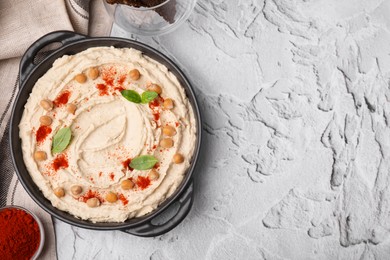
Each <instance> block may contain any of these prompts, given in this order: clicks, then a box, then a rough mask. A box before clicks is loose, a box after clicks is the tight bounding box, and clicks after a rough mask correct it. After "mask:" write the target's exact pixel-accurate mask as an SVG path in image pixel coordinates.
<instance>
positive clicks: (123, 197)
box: [118, 193, 129, 206]
mask: <svg viewBox="0 0 390 260" xmlns="http://www.w3.org/2000/svg"><path fill="white" fill-rule="evenodd" d="M118 199H119V200H120V201H122V203H123V205H124V206H126V205H127V204H128V203H129V201H128V200H127V199H126V197H125V196H124V195H123V194H122V193H119V194H118Z"/></svg>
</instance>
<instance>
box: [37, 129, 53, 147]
mask: <svg viewBox="0 0 390 260" xmlns="http://www.w3.org/2000/svg"><path fill="white" fill-rule="evenodd" d="M50 133H51V127H50V126H45V125H41V126H40V127H39V128H38V131H37V133H36V135H35V136H36V140H37V143H42V142H43V141H45V139H46V137H47V136H48V135H49V134H50Z"/></svg>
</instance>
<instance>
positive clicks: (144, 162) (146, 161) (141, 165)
mask: <svg viewBox="0 0 390 260" xmlns="http://www.w3.org/2000/svg"><path fill="white" fill-rule="evenodd" d="M157 162H158V160H157V159H156V157H154V156H153V155H141V156H138V157H135V158H133V159H132V160H131V163H130V164H129V166H130V167H131V168H133V169H136V170H149V169H151V168H153V166H154V165H155V164H156V163H157Z"/></svg>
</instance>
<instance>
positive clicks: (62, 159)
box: [52, 154, 69, 171]
mask: <svg viewBox="0 0 390 260" xmlns="http://www.w3.org/2000/svg"><path fill="white" fill-rule="evenodd" d="M52 167H53V169H54V170H55V171H57V170H58V169H60V168H61V169H64V168H68V167H69V163H68V158H66V155H65V154H60V155H58V156H57V157H56V158H55V159H54V161H53V163H52Z"/></svg>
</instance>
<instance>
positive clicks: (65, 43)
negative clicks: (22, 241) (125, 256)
mask: <svg viewBox="0 0 390 260" xmlns="http://www.w3.org/2000/svg"><path fill="white" fill-rule="evenodd" d="M52 43H60V45H61V47H59V48H57V49H56V50H54V51H52V52H50V53H49V54H48V55H47V56H46V57H45V58H44V59H43V60H41V61H38V62H37V61H36V57H37V54H38V53H41V52H42V50H44V48H45V47H47V46H48V45H50V44H52ZM99 46H113V47H116V48H134V49H137V50H139V51H141V52H142V53H144V54H145V55H147V56H149V57H150V58H152V59H154V60H156V61H158V62H160V63H161V64H163V65H165V66H166V67H167V68H168V70H170V71H171V72H172V73H173V74H174V75H175V76H176V77H177V79H178V80H179V82H180V84H181V85H182V86H183V88H184V89H185V91H186V94H187V97H188V99H189V101H190V103H191V105H192V107H193V109H194V113H195V118H196V123H197V142H196V147H195V153H194V155H193V158H192V162H191V166H190V168H189V169H188V170H187V172H186V174H185V177H184V179H183V181H182V183H181V185H180V187H179V188H178V189H177V191H176V192H175V193H174V194H173V195H172V196H171V197H169V198H168V199H167V200H165V201H164V202H163V203H162V204H161V205H159V206H158V208H157V209H155V210H154V211H152V212H151V213H149V214H147V215H145V216H142V217H139V218H132V219H128V220H127V221H125V222H122V223H114V222H107V223H100V222H99V223H92V222H90V221H86V220H81V219H78V218H76V217H74V216H73V215H71V214H69V213H67V212H64V211H61V210H59V209H57V208H55V207H54V206H53V205H52V204H51V202H50V201H49V200H47V199H46V198H45V197H44V196H43V194H42V192H41V191H40V190H39V188H38V187H37V186H36V185H35V183H34V181H33V180H32V178H31V176H30V174H29V173H28V171H27V169H26V166H25V164H24V161H23V154H22V149H21V139H20V138H19V123H20V120H21V117H22V114H23V110H24V106H25V104H26V102H27V99H28V97H29V95H30V93H31V90H32V88H33V87H34V85H35V83H36V81H37V80H38V79H39V78H40V77H42V76H43V75H44V74H45V73H46V72H47V71H48V70H49V69H50V68H51V67H52V64H53V62H54V61H55V60H56V59H58V58H60V57H62V56H63V55H73V54H76V53H78V52H81V51H84V50H86V49H88V48H91V47H99ZM19 80H20V82H19V84H20V85H19V86H20V88H19V93H18V96H17V97H16V101H15V103H14V106H13V109H12V114H11V122H10V144H11V153H12V158H13V163H14V167H15V169H16V173H17V175H18V177H19V180H20V182H21V183H22V185H23V187H24V188H25V189H26V191H27V193H28V194H29V195H30V196H31V198H32V199H33V200H34V201H35V202H36V203H37V204H38V205H39V206H41V207H42V208H43V209H44V210H45V211H47V212H48V213H50V214H51V215H52V216H54V217H55V218H57V219H60V220H62V221H64V222H66V223H68V224H71V225H74V226H77V227H81V228H88V229H94V230H122V231H124V232H127V233H130V234H133V235H137V236H143V237H151V236H158V235H161V234H164V233H166V232H168V231H170V230H171V229H173V228H174V227H176V226H177V225H178V224H179V223H180V222H181V221H182V220H183V219H184V218H185V217H186V216H187V214H188V213H189V212H190V210H191V207H192V203H193V186H194V185H193V178H192V176H193V174H194V170H195V166H196V163H197V160H198V155H199V151H200V145H201V125H202V124H201V115H200V112H199V108H198V104H197V101H196V97H195V94H194V92H193V90H192V87H191V85H190V82H189V81H188V79H187V78H186V76H185V75H184V74H183V72H182V71H181V70H180V69H179V68H178V67H177V66H176V65H175V63H174V62H173V61H172V60H170V59H169V58H168V57H166V56H165V55H163V54H161V53H160V52H158V51H157V50H155V49H153V48H151V47H149V46H147V45H145V44H142V43H139V42H136V41H133V40H129V39H123V38H112V37H95V38H92V37H88V36H85V35H81V34H77V33H74V32H70V31H56V32H52V33H49V34H47V35H45V36H43V37H41V38H40V39H38V40H37V41H36V42H35V43H33V44H32V45H31V46H30V48H29V49H28V50H27V51H26V52H25V54H24V56H23V58H22V60H21V62H20V71H19ZM174 204H176V207H177V204H178V205H179V207H178V210H177V211H176V213H175V214H174V215H173V216H172V217H171V218H170V219H169V220H168V221H166V222H164V223H162V224H156V223H155V222H156V221H154V222H153V220H155V219H156V218H158V216H161V215H162V214H163V213H164V212H166V211H167V210H168V208H169V207H170V206H173V205H174Z"/></svg>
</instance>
